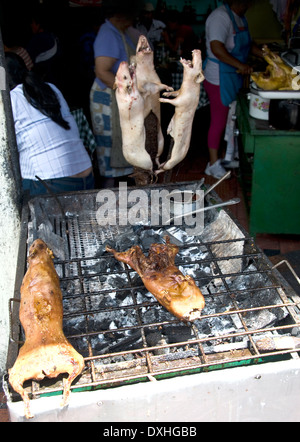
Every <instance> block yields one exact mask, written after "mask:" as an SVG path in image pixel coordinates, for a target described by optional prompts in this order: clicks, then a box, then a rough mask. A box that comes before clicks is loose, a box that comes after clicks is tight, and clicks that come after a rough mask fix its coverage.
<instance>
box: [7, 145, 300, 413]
mask: <svg viewBox="0 0 300 442" xmlns="http://www.w3.org/2000/svg"><path fill="white" fill-rule="evenodd" d="M206 163H207V152H206V151H205V149H202V151H201V150H200V151H199V152H198V151H197V145H193V147H192V149H191V151H190V152H189V154H188V156H187V158H186V159H185V160H184V161H183V162H182V163H181V164H180V166H178V167H176V168H175V169H174V172H173V174H172V178H171V180H172V181H177V182H180V181H194V180H200V179H201V178H202V177H205V183H207V184H208V185H211V184H213V183H215V182H216V180H215V179H213V178H211V177H207V176H206V175H204V169H205V166H206ZM161 179H162V178H161ZM215 190H216V192H217V193H218V195H219V196H220V198H221V199H222V200H224V201H225V200H228V199H231V198H234V197H239V198H240V199H241V202H240V203H239V204H237V205H235V206H231V212H232V214H233V216H234V217H235V218H236V219H237V220H238V222H239V223H240V224H241V225H242V226H243V227H244V228H245V229H246V231H248V215H247V210H246V206H245V204H244V201H243V193H242V189H241V187H240V185H239V180H238V176H237V171H232V176H231V178H230V179H228V180H226V181H223V182H222V183H221V184H220V185H219V186H218V187H217V188H216V189H215ZM256 243H257V245H258V246H259V247H260V248H261V249H262V250H264V251H265V252H266V253H267V254H268V255H269V256H270V259H272V260H274V262H278V261H279V260H280V259H281V257H283V258H284V255H286V254H288V253H290V252H295V251H300V235H284V236H283V235H268V234H263V235H257V237H256ZM298 274H299V273H298ZM5 403H6V399H5V396H4V394H3V393H1V391H0V422H9V415H8V412H7V408H6V405H5Z"/></svg>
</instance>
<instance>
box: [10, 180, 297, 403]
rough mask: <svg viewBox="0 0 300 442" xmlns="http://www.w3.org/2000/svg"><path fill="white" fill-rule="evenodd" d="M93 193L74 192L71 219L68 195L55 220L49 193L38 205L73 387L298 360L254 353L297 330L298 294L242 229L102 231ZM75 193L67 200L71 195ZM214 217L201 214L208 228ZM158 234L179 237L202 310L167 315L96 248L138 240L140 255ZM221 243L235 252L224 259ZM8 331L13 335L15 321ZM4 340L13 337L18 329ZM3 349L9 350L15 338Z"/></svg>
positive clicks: (46, 385) (51, 384)
mask: <svg viewBox="0 0 300 442" xmlns="http://www.w3.org/2000/svg"><path fill="white" fill-rule="evenodd" d="M177 187H178V185H177ZM87 195H88V198H87ZM95 196H96V194H94V193H91V194H85V196H82V197H81V198H82V202H81V205H80V207H81V209H82V211H81V212H80V211H78V208H77V210H76V213H78V215H76V216H75V215H73V214H72V213H74V212H72V211H71V207H72V205H73V204H74V198H73V200H72V196H69V197H67V196H65V197H64V198H63V201H62V205H63V206H64V208H65V210H66V212H65V215H64V216H63V217H62V216H61V214H60V213H59V211H58V213H55V210H56V209H54V206H55V204H54V203H53V199H52V198H51V197H47V198H45V199H42V198H41V199H40V201H39V203H38V204H39V206H40V205H41V204H43V205H44V207H45V208H46V209H45V210H42V213H45V211H46V212H47V219H48V221H49V223H50V224H51V226H52V229H53V233H54V234H55V235H57V236H59V237H61V238H63V239H64V245H65V255H66V257H65V258H64V259H61V258H60V259H56V261H55V266H56V270H57V272H58V275H59V277H60V282H61V288H62V292H63V306H64V332H65V335H66V336H67V338H68V339H69V340H70V342H71V343H72V345H73V346H74V347H75V349H76V350H77V351H79V352H80V353H81V354H82V355H83V356H84V358H85V361H86V370H85V371H84V372H83V374H82V375H81V376H80V377H79V378H78V379H77V381H76V382H75V383H74V384H73V385H72V388H73V389H97V388H108V387H111V386H114V385H120V384H123V383H132V382H141V381H149V380H157V379H161V378H165V377H169V376H179V375H181V374H187V373H197V372H201V371H208V370H215V369H224V368H229V367H232V366H236V365H241V364H245V365H246V364H254V363H264V362H266V361H270V360H273V359H276V360H277V359H278V358H279V359H280V360H284V359H290V358H291V357H298V350H297V348H294V349H291V348H283V349H281V350H276V349H275V348H274V349H264V350H262V349H261V348H260V347H259V345H258V344H257V342H258V341H260V340H261V339H262V338H266V337H271V338H274V337H282V336H291V334H295V333H298V331H299V330H300V329H299V330H298V327H299V326H300V319H299V316H298V313H299V305H300V304H299V302H300V300H299V298H298V297H297V296H296V294H295V293H294V292H293V291H292V290H291V289H290V287H289V286H287V285H286V283H285V281H284V280H282V279H281V278H280V276H279V274H278V272H277V271H276V270H274V269H272V267H271V265H270V263H269V261H268V260H267V258H266V257H265V256H264V254H263V253H262V252H261V251H260V250H259V249H258V248H257V247H256V245H255V243H254V241H253V239H252V238H250V237H247V235H245V233H244V232H243V235H235V236H239V237H235V239H226V240H222V239H219V240H215V239H214V240H213V241H210V240H208V239H207V238H208V236H207V235H204V236H203V237H197V238H186V237H185V236H184V232H180V229H179V228H175V227H170V228H162V227H161V226H158V227H156V228H151V227H149V226H135V227H133V228H130V229H129V230H128V228H125V227H124V228H123V229H121V228H119V227H117V226H114V227H110V228H107V229H103V228H101V227H100V226H99V225H98V223H97V221H96V218H95V208H94V207H91V206H92V204H95V203H91V202H90V201H89V200H91V201H95ZM76 198H77V200H76V201H77V203H76V204H75V206H76V205H78V199H79V198H80V197H79V196H77V197H76ZM214 198H217V196H214ZM85 205H86V213H84V214H83V208H84V206H85ZM36 207H37V206H35V210H36ZM50 207H51V209H52V210H50V209H49V208H50ZM212 212H213V211H212ZM87 213H88V216H87ZM222 213H225V212H223V211H222ZM218 214H219V212H217V211H215V213H212V214H210V215H209V216H207V217H206V223H207V224H208V226H209V225H210V224H211V223H212V222H214V220H216V218H217V217H218V216H219V215H218ZM27 216H28V217H29V214H28V213H27V214H26V215H25V217H27ZM226 217H228V219H230V222H231V223H232V224H233V226H234V225H236V223H235V222H234V221H233V220H232V218H231V217H230V216H229V215H228V214H226ZM29 218H30V217H29ZM37 218H38V217H37ZM42 219H43V222H45V220H44V218H42ZM38 225H39V221H38V219H35V220H34V221H33V220H32V213H31V219H28V223H27V227H28V232H27V233H26V234H27V235H28V237H29V238H30V240H31V237H35V236H37V231H38ZM206 229H207V228H206ZM237 229H238V230H239V231H240V228H237ZM178 232H180V234H181V237H180V239H178V238H179V236H178V234H177V233H178ZM166 233H168V234H170V236H171V242H172V240H173V241H177V243H178V244H180V245H179V253H178V255H177V257H176V260H175V263H176V265H177V266H178V267H179V268H180V269H181V271H182V272H183V273H184V274H190V275H191V276H193V278H194V279H195V281H196V283H197V285H198V286H199V288H200V289H201V290H202V293H203V294H204V296H205V301H206V307H205V309H204V310H203V312H202V316H201V319H200V320H197V321H195V322H194V323H183V322H180V321H179V320H177V319H176V318H175V317H174V316H172V315H171V314H170V313H169V312H167V311H166V310H165V309H164V308H163V307H161V306H160V305H159V303H158V302H157V301H156V299H155V298H154V297H153V296H152V295H151V294H150V293H149V292H148V291H147V290H146V288H145V287H144V285H143V283H142V281H141V279H140V277H139V276H138V275H137V273H136V272H134V271H133V270H132V269H131V268H129V267H128V266H126V265H125V264H122V263H120V262H118V261H116V260H115V258H114V257H113V256H111V255H109V254H107V253H105V252H104V244H105V242H106V241H110V242H111V243H113V244H114V245H115V244H116V241H118V244H119V246H120V245H122V244H123V250H126V249H127V248H129V247H128V241H131V242H132V243H135V244H137V243H140V244H141V242H142V244H143V245H144V251H145V252H147V245H148V246H149V245H150V243H153V242H157V240H158V239H160V240H161V238H162V236H163V234H166ZM182 238H185V239H184V240H183V239H182ZM122 241H123V243H122ZM29 242H30V241H29ZM126 244H127V245H126ZM228 250H229V251H230V252H231V251H237V252H238V253H235V254H234V253H231V254H230V255H229V256H228ZM220 251H221V252H220ZM222 252H223V254H222ZM237 268H238V271H237ZM15 304H17V303H15ZM15 310H16V309H15ZM15 314H16V312H15ZM14 321H15V322H16V321H17V317H15V319H14ZM13 330H14V331H13V334H15V333H16V326H14V327H13ZM13 338H14V339H15V341H19V340H22V337H21V338H20V336H19V335H18V336H16V335H15V336H13ZM12 346H14V352H16V344H11V345H10V347H12ZM11 351H12V350H11ZM62 389H63V380H62V378H58V379H56V380H49V379H46V380H44V381H41V382H40V383H37V382H35V381H33V382H30V383H28V390H29V391H31V394H32V397H33V398H34V397H38V396H39V395H41V394H53V393H55V392H60V391H62Z"/></svg>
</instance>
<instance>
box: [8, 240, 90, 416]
mask: <svg viewBox="0 0 300 442" xmlns="http://www.w3.org/2000/svg"><path fill="white" fill-rule="evenodd" d="M28 263H29V266H28V269H27V272H26V274H25V276H24V279H23V282H22V286H21V305H20V321H21V324H22V326H23V328H24V331H25V337H26V339H25V343H24V345H23V346H22V347H21V349H20V352H19V355H18V358H17V360H16V362H15V364H14V366H13V367H12V368H11V369H10V370H9V382H10V384H11V385H12V387H13V388H14V390H15V391H16V392H17V393H19V394H20V395H21V397H22V399H23V401H24V404H25V417H26V418H27V419H29V418H32V417H33V415H32V414H31V412H30V406H29V395H28V393H27V391H25V390H24V389H23V383H24V382H25V381H26V380H28V379H36V380H42V379H44V377H49V378H55V377H57V376H58V375H59V374H61V373H68V374H69V376H68V378H67V379H64V392H63V403H62V405H63V406H64V405H66V404H67V401H68V397H69V394H70V387H71V383H72V382H73V380H74V379H75V378H76V377H77V376H78V375H79V374H80V373H81V372H82V370H83V368H84V360H83V357H82V356H81V355H80V354H79V353H77V351H76V350H75V349H74V348H73V347H72V345H71V344H70V343H69V342H68V340H67V339H66V337H65V335H64V333H63V329H62V320H63V306H62V293H61V290H60V284H59V277H58V275H57V273H56V270H55V267H54V264H53V254H52V251H51V250H50V249H48V247H47V245H46V244H45V243H44V241H42V240H40V239H37V240H36V241H34V242H33V244H32V245H31V247H30V249H29V256H28Z"/></svg>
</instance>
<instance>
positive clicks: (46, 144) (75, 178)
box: [5, 52, 94, 196]
mask: <svg viewBox="0 0 300 442" xmlns="http://www.w3.org/2000/svg"><path fill="white" fill-rule="evenodd" d="M5 58H6V65H7V75H8V80H9V87H10V97H11V104H12V113H13V119H14V125H15V133H16V141H17V146H18V152H19V161H20V170H21V176H22V187H23V190H24V191H28V192H29V194H30V195H31V196H33V195H40V194H45V193H48V190H49V191H50V192H51V193H62V192H69V191H80V190H87V189H93V188H94V176H93V169H92V163H91V159H90V157H89V155H88V153H87V151H86V149H85V147H84V145H83V143H82V141H81V139H80V136H79V131H78V127H77V125H76V122H75V120H74V118H73V116H72V115H71V113H70V110H69V107H68V105H67V103H66V101H65V99H64V97H63V96H62V94H61V92H60V91H59V90H58V89H57V87H56V86H54V85H53V84H50V83H45V82H44V81H42V80H41V79H40V77H39V76H38V75H37V74H36V73H35V72H33V71H28V70H27V69H26V66H25V63H24V61H23V59H22V58H21V57H19V56H18V55H17V54H14V53H12V52H8V53H6V57H5ZM41 180H42V181H41Z"/></svg>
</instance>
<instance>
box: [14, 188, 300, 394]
mask: <svg viewBox="0 0 300 442" xmlns="http://www.w3.org/2000/svg"><path fill="white" fill-rule="evenodd" d="M159 187H162V186H159ZM174 187H176V189H177V188H180V189H181V188H184V189H185V188H186V183H183V184H178V183H176V185H174V186H173V188H174ZM167 188H168V189H170V188H172V186H170V185H168V186H167ZM92 194H93V196H94V197H95V198H96V192H92ZM75 195H76V198H79V196H78V195H77V194H74V196H75ZM86 196H91V192H86ZM44 198H45V199H46V198H47V199H49V198H50V199H53V197H44ZM57 198H59V200H60V201H61V202H63V201H64V199H66V198H67V199H69V198H72V195H70V194H68V195H62V196H59V197H56V198H55V199H57ZM80 198H84V193H83V194H82V193H81V195H80ZM42 199H43V197H42ZM209 200H210V203H212V202H215V201H216V202H220V199H219V197H218V195H217V194H216V193H215V192H212V194H211V195H210V197H209ZM223 210H224V209H223ZM225 212H226V213H227V214H228V215H229V216H230V218H231V219H232V220H233V222H234V223H235V224H236V225H237V226H238V228H239V229H240V230H241V231H242V232H243V234H244V235H245V238H242V239H239V240H238V241H244V242H245V243H247V244H248V247H250V249H251V250H252V252H251V253H248V254H242V255H234V256H232V257H230V258H231V259H243V260H245V259H252V260H254V258H255V259H256V260H257V263H258V264H259V265H258V267H260V270H258V271H256V272H254V273H257V272H261V273H263V274H264V275H265V274H268V278H271V280H272V283H271V286H270V287H268V286H267V287H264V289H266V290H267V289H271V290H276V291H277V292H278V295H279V297H280V299H281V303H282V304H280V305H279V306H278V305H266V306H261V307H257V311H262V310H266V309H271V310H272V309H277V308H284V309H288V310H289V315H290V317H291V318H292V319H293V321H294V322H293V323H292V324H287V325H283V326H282V325H281V326H273V327H268V328H263V329H257V330H250V331H249V329H248V328H247V326H245V324H244V323H243V322H244V319H243V318H244V315H246V314H247V313H248V312H249V310H250V311H251V312H253V311H254V310H255V309H253V308H251V309H245V308H244V309H240V308H239V307H238V306H237V305H236V300H235V299H234V298H233V299H232V308H233V310H230V311H229V312H226V311H225V312H220V313H217V314H205V310H204V311H203V314H202V317H201V321H202V320H205V319H206V320H208V319H210V318H212V317H214V318H215V317H224V316H229V317H232V316H233V315H238V316H239V320H240V321H241V323H242V324H243V328H244V329H243V331H241V332H237V333H235V334H232V333H231V334H228V335H226V334H224V335H222V336H221V337H220V336H210V337H199V335H198V336H197V327H196V326H195V325H194V324H191V323H188V324H186V327H188V328H189V329H190V330H191V334H194V336H195V337H194V338H193V340H192V341H191V340H182V341H179V342H174V343H166V344H160V345H155V346H151V345H149V343H148V342H147V337H146V333H145V330H148V329H149V328H160V327H166V326H172V325H173V324H178V323H180V321H178V320H177V319H176V318H174V317H173V318H171V319H169V320H167V321H163V322H156V323H151V324H143V318H142V316H141V314H140V313H139V311H140V309H142V308H150V309H151V308H153V307H154V306H155V307H156V306H158V303H157V302H156V301H148V303H145V302H144V303H139V302H137V299H136V294H135V293H136V291H137V290H140V289H142V288H143V286H142V284H140V285H133V286H132V287H129V288H127V290H128V291H131V295H132V297H133V304H132V305H131V306H130V305H129V306H123V308H124V307H125V309H128V310H129V309H133V311H136V312H137V317H138V322H139V323H138V325H137V326H134V327H133V328H134V330H135V331H137V330H140V331H141V339H142V345H141V346H140V347H139V348H135V349H132V350H128V349H127V350H123V351H115V352H110V353H105V354H102V355H95V354H93V348H92V346H91V345H90V346H88V352H89V354H88V355H84V356H85V361H86V366H87V367H88V368H87V369H86V370H85V371H84V373H83V374H82V375H81V376H80V377H79V378H78V379H77V380H76V381H75V382H74V383H73V385H72V386H71V389H72V390H74V391H85V390H88V391H90V390H97V389H100V388H101V389H102V388H105V389H106V388H111V387H113V386H119V385H123V384H131V383H136V382H144V381H153V380H159V379H165V378H169V377H173V376H180V375H186V374H195V373H201V372H207V371H211V370H219V369H224V368H230V367H236V366H239V365H243V366H244V365H249V364H250V365H251V364H261V363H267V362H269V361H273V360H281V361H282V360H286V359H295V358H296V359H298V358H299V356H298V352H299V349H298V350H297V349H286V350H280V351H278V350H277V351H267V352H261V351H259V350H258V349H257V347H256V345H255V341H254V339H253V338H254V337H256V336H257V335H260V334H261V333H264V334H265V333H266V332H280V331H289V330H291V329H292V328H294V327H299V326H300V319H299V316H298V313H297V312H296V310H299V305H300V300H299V298H298V296H297V295H296V293H295V292H294V291H293V290H292V289H291V287H290V286H289V285H288V284H287V282H286V281H285V280H284V279H283V278H282V277H281V275H280V274H279V272H278V271H277V270H276V269H274V268H273V267H272V265H271V263H270V262H269V260H268V259H267V258H266V256H265V255H264V254H263V252H262V251H261V250H260V249H259V248H258V247H257V246H256V245H255V242H254V240H253V238H251V237H250V236H249V235H248V234H247V233H246V232H245V231H244V229H243V228H242V227H241V226H240V225H239V223H238V222H237V221H236V220H235V219H233V217H232V215H231V214H230V212H229V211H228V210H226V209H225ZM29 222H30V211H29V208H28V205H27V204H24V207H23V212H22V232H21V240H20V251H19V260H18V268H17V278H16V290H15V298H14V302H13V303H12V309H11V342H10V344H9V352H8V359H7V367H8V368H9V367H11V366H12V364H13V363H14V361H15V359H16V357H17V353H18V348H19V344H20V342H19V341H20V324H19V320H18V313H19V309H18V307H19V288H20V285H21V282H22V279H23V275H24V273H25V270H26V269H25V267H26V259H25V258H26V255H27V247H26V242H27V239H28V236H29V229H28V227H29ZM233 241H237V240H226V241H220V243H225V244H227V243H228V244H229V243H232V242H233ZM215 244H216V242H211V243H205V244H202V246H204V247H206V248H207V249H208V250H210V256H209V257H208V258H206V260H201V262H202V264H204V263H205V262H204V261H206V263H208V264H210V263H211V261H212V256H211V255H212V251H211V246H213V245H215ZM68 247H70V244H69V246H68ZM187 247H199V243H189V244H186V245H183V246H182V247H181V249H184V248H187ZM98 259H106V257H105V258H101V257H99V258H98ZM111 259H114V258H113V257H111ZM88 260H93V261H95V257H86V256H85V257H81V258H79V257H75V258H74V257H73V258H70V259H66V260H63V261H62V260H59V259H56V260H55V265H56V266H57V267H59V266H64V265H67V264H70V263H72V264H74V265H75V264H76V266H77V268H78V275H77V276H76V277H77V278H78V280H80V279H81V280H82V278H84V276H83V274H84V270H83V266H82V265H80V263H84V262H86V261H88ZM222 260H228V257H224V258H220V257H217V258H216V257H213V261H214V263H215V265H216V266H217V268H218V270H219V272H220V268H219V262H220V261H222ZM176 263H177V264H178V263H179V261H178V260H177V262H176ZM179 264H180V263H179ZM181 264H182V263H181ZM122 266H123V267H124V271H123V272H124V273H125V274H126V275H127V277H128V280H130V278H131V277H132V276H133V275H134V274H135V272H134V271H133V270H132V269H130V268H128V267H127V266H126V265H125V264H122ZM65 273H67V272H66V271H65ZM243 275H245V273H244V272H243ZM93 276H99V274H97V275H95V274H93ZM231 276H235V277H236V276H237V275H236V274H222V272H220V274H218V275H216V276H215V277H214V278H215V279H221V280H222V283H223V286H225V288H226V293H227V294H229V293H230V292H231V291H232V290H230V287H228V283H227V279H228V278H229V277H231ZM60 279H61V284H64V283H65V282H68V280H74V277H69V276H67V277H62V278H60ZM196 282H197V280H196ZM198 282H199V281H198ZM81 284H82V281H81ZM226 286H227V287H226ZM83 291H84V289H83ZM120 291H124V288H121V289H120ZM248 291H249V290H245V292H248ZM63 295H64V299H65V300H66V299H67V297H68V296H66V295H65V293H64V291H63ZM223 295H224V294H221V295H220V296H223ZM69 296H70V297H71V298H72V295H69ZM76 296H77V297H80V296H81V295H80V294H78V295H76ZM90 296H91V293H89V294H86V295H85V298H86V297H90ZM85 302H86V300H85ZM158 308H160V309H163V307H160V306H159V307H158ZM113 309H119V307H115V308H113ZM111 311H112V310H111ZM78 314H79V312H78ZM93 314H95V311H86V312H85V315H86V316H87V317H89V316H91V315H93ZM73 316H74V313H69V314H68V313H65V314H64V320H66V319H68V318H70V317H73ZM87 328H88V326H87ZM124 331H126V330H124V327H123V329H121V328H119V329H117V330H116V331H115V330H110V329H107V330H101V333H102V334H108V333H117V332H124ZM127 331H128V330H127ZM95 334H99V330H97V331H95V332H88V333H84V334H83V335H84V337H85V338H86V339H87V340H90V339H91V338H92V337H93V336H94V335H95ZM246 336H247V337H248V338H249V340H250V344H251V346H250V347H249V348H241V349H239V348H237V349H236V350H232V351H226V352H224V356H223V358H222V357H219V359H218V360H213V359H214V357H213V355H211V354H208V353H207V352H206V351H205V350H204V348H203V346H204V345H205V344H206V345H207V344H208V342H210V343H211V342H215V341H216V342H217V341H219V340H222V341H224V340H225V341H226V340H229V339H230V340H232V339H237V338H243V337H246ZM66 337H67V338H68V339H70V341H71V343H72V344H73V345H74V347H75V348H76V349H77V350H78V348H77V346H76V344H75V343H76V339H79V336H75V335H68V334H66ZM74 340H75V341H74ZM210 345H212V344H210ZM187 346H188V347H189V348H187ZM174 347H176V348H178V347H185V348H186V349H185V350H184V351H185V352H189V356H188V358H187V359H185V360H184V361H183V362H182V361H181V359H180V358H179V359H177V360H176V353H174V354H175V367H174V360H172V358H171V359H170V358H169V357H166V355H154V354H153V352H158V351H163V350H165V349H168V350H169V351H170V352H171V350H172V349H174ZM191 347H192V349H193V348H194V347H196V349H197V353H198V354H197V355H196V351H194V353H195V355H194V356H193V355H192V356H191ZM251 352H252V353H251ZM179 353H180V352H179ZM183 353H184V352H183ZM124 355H125V356H128V355H133V356H134V357H135V359H132V360H129V361H126V362H125V364H124V363H123V365H126V370H129V371H130V370H131V369H132V366H134V365H135V367H133V369H134V370H135V372H134V374H129V375H127V376H126V375H125V376H122V375H121V376H120V373H117V374H118V375H117V376H113V375H112V376H111V378H109V379H103V378H102V379H101V376H102V377H103V374H104V373H105V371H102V372H101V370H100V369H101V366H102V365H103V364H102V363H103V362H105V359H106V360H107V359H110V358H112V357H114V358H116V357H118V358H121V357H122V356H124ZM177 356H178V355H177ZM194 358H196V359H197V361H195V363H194V360H195V359H194ZM187 360H188V361H189V362H190V361H192V363H190V364H187V363H186V362H187ZM132 361H135V362H132ZM98 363H100V364H99V365H100V369H99V367H98ZM172 363H173V365H172ZM176 364H177V365H176ZM105 365H106V368H107V367H108V368H111V367H109V364H105ZM110 365H111V364H110ZM114 365H115V368H116V369H117V370H116V371H120V372H122V370H123V368H122V366H121V365H122V362H121V363H114ZM159 365H160V368H157V367H158V366H159ZM168 365H169V367H168ZM170 366H171V367H170ZM102 368H104V367H102ZM112 373H114V370H113V371H112ZM62 385H63V381H62V378H58V380H51V381H50V380H45V381H42V382H41V383H37V382H36V381H31V382H30V385H29V386H28V390H29V391H30V393H31V397H32V399H34V398H38V397H40V396H48V395H53V394H60V393H61V392H62V389H63V387H62ZM7 391H9V395H10V400H12V401H17V400H20V398H19V396H18V395H16V394H15V393H14V392H13V391H11V389H10V388H9V387H7Z"/></svg>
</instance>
